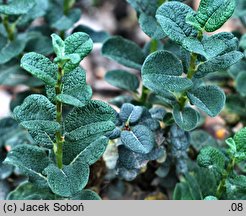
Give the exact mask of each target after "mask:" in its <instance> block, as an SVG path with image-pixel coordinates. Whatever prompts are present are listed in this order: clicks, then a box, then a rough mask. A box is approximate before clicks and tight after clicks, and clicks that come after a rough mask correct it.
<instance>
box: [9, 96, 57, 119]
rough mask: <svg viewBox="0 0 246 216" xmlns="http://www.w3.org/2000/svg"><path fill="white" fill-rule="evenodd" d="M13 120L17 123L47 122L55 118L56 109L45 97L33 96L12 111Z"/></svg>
mask: <svg viewBox="0 0 246 216" xmlns="http://www.w3.org/2000/svg"><path fill="white" fill-rule="evenodd" d="M14 118H15V119H16V120H17V121H19V122H23V121H32V120H48V121H53V120H55V118H56V108H55V105H53V104H52V103H51V102H50V101H49V100H48V99H47V98H46V97H45V96H43V95H38V94H33V95H30V96H28V97H27V98H26V99H25V100H24V102H23V103H22V105H20V106H17V107H16V108H15V109H14Z"/></svg>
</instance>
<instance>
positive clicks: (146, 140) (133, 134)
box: [120, 125, 155, 154]
mask: <svg viewBox="0 0 246 216" xmlns="http://www.w3.org/2000/svg"><path fill="white" fill-rule="evenodd" d="M120 137H121V141H122V143H123V145H124V146H125V147H126V148H128V149H130V150H132V151H134V152H136V153H140V154H147V153H149V152H150V151H151V150H152V149H153V147H154V144H155V140H154V135H153V133H152V132H151V130H149V129H148V128H147V127H145V126H143V125H137V126H135V127H133V129H132V130H131V131H122V132H121V136H120Z"/></svg>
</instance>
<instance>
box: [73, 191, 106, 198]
mask: <svg viewBox="0 0 246 216" xmlns="http://www.w3.org/2000/svg"><path fill="white" fill-rule="evenodd" d="M70 200H101V198H100V197H99V195H98V194H97V193H96V192H94V191H92V190H88V189H86V190H82V191H81V192H80V193H78V194H76V195H75V196H73V197H72V198H71V199H70Z"/></svg>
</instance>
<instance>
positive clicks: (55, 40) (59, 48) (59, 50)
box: [51, 34, 65, 57]
mask: <svg viewBox="0 0 246 216" xmlns="http://www.w3.org/2000/svg"><path fill="white" fill-rule="evenodd" d="M51 38H52V45H53V48H54V51H55V54H56V55H57V56H59V57H60V56H63V55H64V53H65V44H64V41H63V40H62V39H61V38H60V36H58V35H57V34H52V35H51Z"/></svg>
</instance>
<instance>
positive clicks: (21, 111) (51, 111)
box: [4, 32, 115, 199]
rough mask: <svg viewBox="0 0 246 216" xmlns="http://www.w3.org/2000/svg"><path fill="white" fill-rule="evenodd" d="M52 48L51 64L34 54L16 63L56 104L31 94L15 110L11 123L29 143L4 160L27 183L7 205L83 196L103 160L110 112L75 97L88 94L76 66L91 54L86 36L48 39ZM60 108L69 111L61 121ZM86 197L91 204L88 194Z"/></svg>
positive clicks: (85, 98) (98, 103)
mask: <svg viewBox="0 0 246 216" xmlns="http://www.w3.org/2000/svg"><path fill="white" fill-rule="evenodd" d="M78 39H79V40H78ZM52 42H53V47H54V51H55V53H56V56H57V57H56V58H55V59H54V61H53V62H52V61H50V60H49V59H48V58H46V57H45V56H43V55H41V54H37V53H35V52H31V53H27V54H25V55H24V56H23V57H22V59H21V67H23V68H24V69H25V70H27V71H28V72H29V73H31V74H32V75H33V76H35V77H37V78H39V79H42V80H43V81H44V83H45V84H46V89H47V91H51V92H52V91H54V92H52V93H53V94H51V96H52V97H50V98H52V100H53V101H54V103H55V104H53V103H52V102H51V101H50V100H49V99H48V98H47V97H45V96H43V95H38V94H32V95H30V96H28V97H27V98H26V99H25V100H24V102H23V103H22V104H21V105H20V106H17V107H16V108H15V109H14V112H13V115H14V118H15V119H16V120H17V121H18V122H19V123H20V125H21V126H22V127H24V128H25V129H27V130H28V131H29V133H30V135H31V136H32V138H33V140H34V143H33V145H30V144H29V145H28V144H22V145H19V146H16V147H15V148H13V149H12V150H11V151H10V152H9V153H8V156H7V158H6V159H5V160H4V164H9V165H13V166H16V167H18V168H19V169H20V171H21V172H22V173H23V174H25V175H27V176H28V177H29V182H28V183H25V184H23V185H21V186H19V188H17V189H16V190H15V191H14V192H12V193H11V195H9V198H10V199H12V198H18V199H30V198H31V199H55V198H57V196H58V197H60V198H61V199H62V198H63V197H64V198H69V199H73V197H74V196H76V197H80V196H81V197H84V196H87V195H85V194H86V193H87V192H86V191H85V192H83V191H82V190H83V188H84V187H85V186H86V184H87V182H88V177H89V166H90V165H92V164H93V163H95V162H96V161H97V160H98V159H99V158H100V156H101V155H102V154H103V152H104V150H105V148H106V145H107V143H108V139H107V138H106V137H105V136H104V135H105V133H106V132H108V131H111V130H113V129H114V127H115V126H114V121H115V112H114V110H113V109H112V108H111V107H110V106H108V105H107V104H106V103H104V102H101V101H94V100H91V99H90V98H91V91H89V92H88V91H84V92H83V91H79V90H80V89H86V88H89V87H88V86H87V84H86V82H85V72H84V70H82V69H81V68H80V66H79V63H80V61H81V60H82V59H83V58H84V57H85V56H86V55H88V53H89V52H90V51H91V50H92V46H93V43H92V41H91V39H90V38H89V36H88V35H87V34H85V33H82V32H77V33H74V34H72V35H71V36H69V37H67V38H66V40H65V41H63V40H62V39H61V38H60V37H59V36H58V35H55V34H53V35H52ZM74 71H75V72H74ZM70 73H71V74H72V75H73V76H69V74H70ZM80 76H82V79H81V78H80ZM55 77H57V79H55ZM66 80H67V81H66ZM72 83H76V86H73V85H71V84H72ZM88 94H89V95H88ZM48 95H49V94H48ZM75 96H76V97H75ZM65 104H69V105H71V106H72V107H73V108H71V109H70V112H69V113H68V114H67V115H66V116H64V113H63V111H62V108H63V106H64V105H65ZM23 190H24V191H25V192H24V193H23ZM81 191H82V192H81ZM80 193H83V195H82V194H81V195H79V194H80ZM88 196H91V198H93V199H94V195H93V194H91V195H89V194H88ZM95 198H97V197H95Z"/></svg>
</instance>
